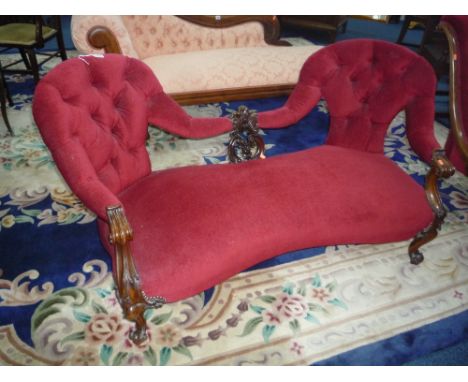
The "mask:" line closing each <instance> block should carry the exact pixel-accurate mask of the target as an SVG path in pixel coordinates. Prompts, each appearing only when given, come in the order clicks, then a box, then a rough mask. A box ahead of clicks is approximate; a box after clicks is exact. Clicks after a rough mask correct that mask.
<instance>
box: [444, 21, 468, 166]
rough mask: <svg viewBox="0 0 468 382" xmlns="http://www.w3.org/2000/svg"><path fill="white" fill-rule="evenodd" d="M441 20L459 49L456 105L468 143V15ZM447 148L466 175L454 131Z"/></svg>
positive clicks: (450, 155)
mask: <svg viewBox="0 0 468 382" xmlns="http://www.w3.org/2000/svg"><path fill="white" fill-rule="evenodd" d="M441 22H445V23H448V24H449V25H450V26H451V27H452V28H453V30H454V32H455V36H454V37H455V40H456V45H457V49H458V56H457V61H456V65H457V69H458V70H457V72H458V77H457V78H455V84H456V85H455V92H456V100H457V104H456V105H455V107H456V108H457V109H458V110H459V112H460V117H461V121H460V122H461V128H462V131H463V134H464V136H465V137H467V138H466V140H465V141H466V142H467V144H468V112H467V111H466V105H468V70H467V65H468V16H443V17H442V19H441ZM445 150H446V151H447V156H448V158H449V159H450V161H451V162H452V163H453V164H454V165H455V167H456V168H457V169H458V170H459V171H461V172H463V173H464V174H465V175H468V169H467V167H466V165H465V162H464V160H463V158H462V155H461V153H460V151H459V149H458V147H457V145H456V143H455V140H454V138H453V136H452V133H450V134H449V137H448V139H447V143H446V146H445Z"/></svg>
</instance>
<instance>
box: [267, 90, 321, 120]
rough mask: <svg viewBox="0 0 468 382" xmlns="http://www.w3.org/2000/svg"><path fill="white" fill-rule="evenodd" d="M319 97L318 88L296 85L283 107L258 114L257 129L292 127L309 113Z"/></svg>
mask: <svg viewBox="0 0 468 382" xmlns="http://www.w3.org/2000/svg"><path fill="white" fill-rule="evenodd" d="M320 97H321V91H320V89H319V88H318V87H315V86H310V85H305V84H302V83H298V84H297V85H296V87H295V88H294V90H293V92H292V93H291V95H290V96H289V98H288V100H287V101H286V103H285V104H284V106H282V107H280V108H278V109H274V110H269V111H264V112H261V113H258V127H260V128H262V129H275V128H282V127H286V126H289V125H292V124H294V123H296V122H298V121H299V120H301V119H302V118H304V117H305V116H306V115H307V114H308V113H310V111H311V110H312V109H313V108H314V106H315V105H317V102H318V101H319V100H320Z"/></svg>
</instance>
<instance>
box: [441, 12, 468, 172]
mask: <svg viewBox="0 0 468 382" xmlns="http://www.w3.org/2000/svg"><path fill="white" fill-rule="evenodd" d="M439 28H440V29H441V30H442V31H443V32H444V33H445V36H446V37H447V40H448V43H449V52H450V54H449V68H450V81H449V99H450V104H449V112H450V122H451V123H450V125H451V127H450V128H451V130H452V134H453V137H454V139H455V143H456V145H457V147H458V148H459V149H460V152H461V154H462V157H463V159H464V162H465V166H466V167H467V169H468V137H466V136H465V133H464V129H463V120H462V116H461V110H462V104H461V99H460V98H461V97H460V96H461V95H460V87H459V86H458V81H459V78H460V77H461V68H460V61H459V59H458V58H459V43H458V41H457V37H456V36H457V34H456V32H455V30H454V29H453V27H452V26H451V25H450V24H448V23H447V22H445V21H441V22H440V24H439ZM465 69H467V68H465Z"/></svg>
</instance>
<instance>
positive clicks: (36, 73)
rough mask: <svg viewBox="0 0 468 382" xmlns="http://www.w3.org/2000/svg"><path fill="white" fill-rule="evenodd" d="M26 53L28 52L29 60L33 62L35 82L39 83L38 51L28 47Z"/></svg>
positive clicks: (32, 68)
mask: <svg viewBox="0 0 468 382" xmlns="http://www.w3.org/2000/svg"><path fill="white" fill-rule="evenodd" d="M26 53H27V54H28V58H29V62H30V64H31V70H32V72H33V76H34V82H35V83H36V85H37V84H38V82H39V80H40V76H39V65H38V64H37V58H36V52H35V51H34V49H26Z"/></svg>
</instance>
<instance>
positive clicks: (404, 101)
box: [258, 39, 439, 162]
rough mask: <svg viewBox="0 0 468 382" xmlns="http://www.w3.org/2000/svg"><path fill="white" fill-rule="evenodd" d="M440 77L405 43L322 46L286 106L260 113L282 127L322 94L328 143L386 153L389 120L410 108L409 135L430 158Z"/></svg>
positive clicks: (264, 121)
mask: <svg viewBox="0 0 468 382" xmlns="http://www.w3.org/2000/svg"><path fill="white" fill-rule="evenodd" d="M435 86H436V78H435V74H434V72H433V69H432V67H431V66H430V64H429V63H428V62H427V61H426V60H425V59H423V58H422V57H420V56H419V55H417V54H415V53H413V52H412V51H410V50H409V49H407V48H404V47H401V46H398V45H396V44H392V43H388V42H384V41H377V40H366V39H363V40H348V41H343V42H339V43H336V44H333V45H330V46H328V47H325V48H323V49H321V50H320V51H318V52H316V53H315V54H313V55H312V56H311V57H309V59H308V60H307V61H306V62H305V64H304V66H303V67H302V70H301V73H300V76H299V83H298V84H297V86H296V88H295V89H294V91H293V93H292V94H291V96H290V97H289V99H288V101H287V102H286V104H285V105H284V107H282V108H280V109H276V110H272V111H268V112H264V113H260V114H259V116H258V122H259V126H260V127H263V128H278V127H284V126H288V125H290V124H292V123H295V122H297V121H298V120H300V119H301V118H303V117H304V116H305V115H306V114H307V113H308V112H309V111H310V110H311V109H312V108H313V107H314V106H315V105H316V103H317V102H318V100H319V99H320V98H323V99H324V100H325V101H326V102H327V105H328V111H329V113H330V131H329V135H328V139H327V142H326V143H327V144H330V145H337V146H341V147H347V148H352V149H356V150H362V151H368V152H373V153H383V143H384V137H385V135H386V132H387V128H388V125H389V124H390V122H391V121H392V119H393V118H394V117H395V115H396V114H397V113H398V112H399V111H401V110H403V109H404V110H406V119H407V121H406V127H407V135H408V139H409V141H410V143H411V145H412V147H413V149H414V150H415V151H416V153H417V154H418V155H419V156H420V157H421V158H422V159H424V160H425V161H427V162H429V161H430V159H431V156H432V151H433V150H434V148H436V147H439V145H438V143H437V141H436V140H435V137H434V133H433V123H434V93H435Z"/></svg>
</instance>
